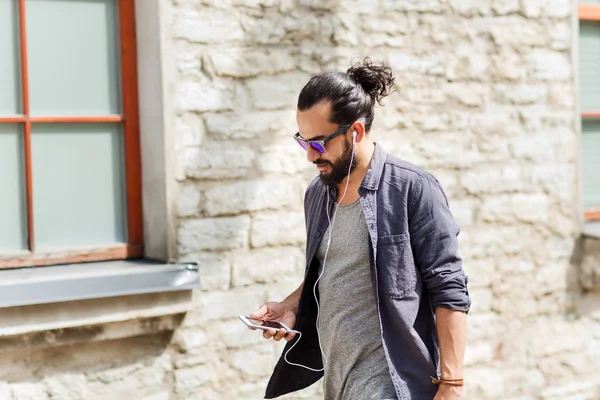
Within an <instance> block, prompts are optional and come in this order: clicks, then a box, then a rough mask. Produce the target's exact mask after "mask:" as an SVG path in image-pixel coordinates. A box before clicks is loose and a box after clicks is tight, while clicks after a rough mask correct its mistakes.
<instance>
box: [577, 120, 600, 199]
mask: <svg viewBox="0 0 600 400" xmlns="http://www.w3.org/2000/svg"><path fill="white" fill-rule="evenodd" d="M582 132H583V137H582V140H581V144H582V151H583V206H584V207H585V208H600V121H597V120H596V121H583V123H582Z"/></svg>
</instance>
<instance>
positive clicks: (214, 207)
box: [204, 178, 302, 216]
mask: <svg viewBox="0 0 600 400" xmlns="http://www.w3.org/2000/svg"><path fill="white" fill-rule="evenodd" d="M204 197H205V199H206V204H205V212H206V213H207V214H208V215H210V216H216V215H223V214H237V213H241V212H246V211H260V210H277V209H280V208H290V207H297V206H299V205H300V204H302V203H301V201H302V200H301V199H302V197H301V190H300V187H299V185H298V184H297V182H296V181H295V180H293V179H291V178H290V179H269V180H255V181H243V182H237V183H232V184H226V185H221V186H216V187H214V188H212V189H209V190H207V191H206V192H205V194H204Z"/></svg>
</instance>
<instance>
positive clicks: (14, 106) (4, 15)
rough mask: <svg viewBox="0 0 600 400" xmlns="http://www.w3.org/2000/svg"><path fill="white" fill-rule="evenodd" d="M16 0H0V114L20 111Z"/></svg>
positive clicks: (12, 113) (11, 113)
mask: <svg viewBox="0 0 600 400" xmlns="http://www.w3.org/2000/svg"><path fill="white" fill-rule="evenodd" d="M18 19H19V14H18V10H17V0H0V115H14V114H19V113H20V112H21V97H20V94H21V89H20V86H21V74H20V72H19V70H20V62H19V54H20V52H19V28H18V27H19V24H18Z"/></svg>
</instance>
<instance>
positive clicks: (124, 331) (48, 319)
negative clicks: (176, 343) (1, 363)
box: [0, 260, 199, 347]
mask: <svg viewBox="0 0 600 400" xmlns="http://www.w3.org/2000/svg"><path fill="white" fill-rule="evenodd" d="M0 282H1V283H0V346H2V347H4V346H6V345H8V346H11V347H15V346H16V347H23V346H25V347H30V346H34V345H35V346H44V345H63V344H70V343H74V342H79V341H90V340H108V339H116V338H122V337H128V336H134V335H142V334H147V333H156V332H160V331H168V330H173V329H175V328H176V327H177V326H178V325H179V323H180V322H181V320H182V318H183V315H184V313H185V312H187V311H189V310H190V308H191V305H192V303H191V298H192V292H191V289H193V288H196V287H198V286H199V277H198V269H197V268H196V267H195V266H193V265H190V264H164V263H156V262H151V261H147V260H143V261H110V262H97V263H90V264H73V265H64V266H55V267H43V268H27V269H20V270H2V271H0Z"/></svg>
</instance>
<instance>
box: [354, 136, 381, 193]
mask: <svg viewBox="0 0 600 400" xmlns="http://www.w3.org/2000/svg"><path fill="white" fill-rule="evenodd" d="M386 159H387V154H386V152H385V151H384V150H383V149H382V148H381V146H380V145H378V144H377V143H375V150H374V151H373V157H371V164H370V165H369V170H368V171H367V174H366V175H365V177H364V178H363V181H362V183H361V184H360V187H361V188H365V189H368V190H377V189H378V188H379V181H380V180H381V174H382V173H383V166H384V165H385V161H386Z"/></svg>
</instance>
